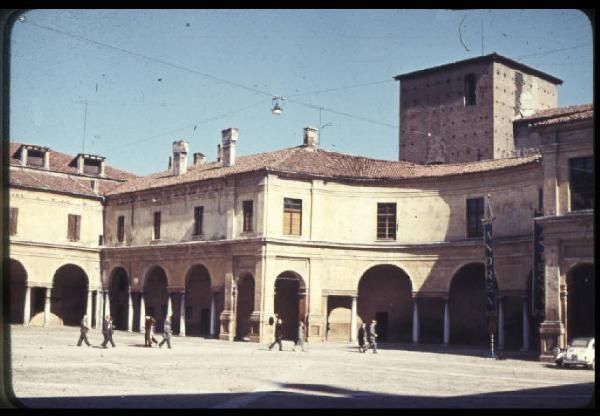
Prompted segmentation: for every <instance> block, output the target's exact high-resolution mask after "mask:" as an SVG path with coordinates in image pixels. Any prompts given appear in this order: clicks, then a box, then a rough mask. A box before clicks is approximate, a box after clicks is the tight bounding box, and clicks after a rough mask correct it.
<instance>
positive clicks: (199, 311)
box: [185, 264, 211, 337]
mask: <svg viewBox="0 0 600 416" xmlns="http://www.w3.org/2000/svg"><path fill="white" fill-rule="evenodd" d="M210 288H211V279H210V273H209V272H208V269H207V268H206V267H204V266H203V265H201V264H198V265H195V266H193V267H192V268H191V269H190V270H189V271H188V273H187V276H186V279H185V333H186V335H187V336H190V335H191V336H203V337H207V336H209V334H210V302H211V289H210Z"/></svg>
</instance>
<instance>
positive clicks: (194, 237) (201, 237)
mask: <svg viewBox="0 0 600 416" xmlns="http://www.w3.org/2000/svg"><path fill="white" fill-rule="evenodd" d="M205 239H206V238H205V236H204V234H192V240H205Z"/></svg>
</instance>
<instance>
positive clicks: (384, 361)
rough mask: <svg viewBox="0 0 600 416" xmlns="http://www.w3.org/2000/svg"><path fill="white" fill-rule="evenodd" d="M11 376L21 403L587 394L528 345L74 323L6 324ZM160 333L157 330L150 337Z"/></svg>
mask: <svg viewBox="0 0 600 416" xmlns="http://www.w3.org/2000/svg"><path fill="white" fill-rule="evenodd" d="M11 331H12V334H11V337H10V341H11V345H10V346H9V348H10V351H11V357H12V363H11V364H12V371H11V375H12V386H13V390H14V394H15V396H16V397H17V398H18V401H20V403H21V405H23V406H26V407H59V408H67V407H75V408H99V407H103V408H114V407H152V408H154V407H157V408H172V407H187V408H192V407H202V408H239V407H241V408H273V407H275V408H290V407H298V408H310V407H346V408H351V407H354V408H379V407H403V408H416V407H426V408H448V407H471V408H488V407H494V408H509V407H514V408H570V407H583V406H586V405H589V403H593V404H595V399H594V398H595V395H594V390H595V373H594V372H593V371H591V370H588V369H561V368H555V367H554V366H551V365H548V364H545V363H541V362H539V361H537V360H535V357H534V356H533V355H532V354H529V355H525V354H522V353H521V354H519V353H513V354H509V353H505V355H504V358H503V359H500V360H494V359H489V358H486V357H485V356H486V351H484V350H468V349H458V348H453V347H450V348H448V349H444V348H442V347H440V346H426V345H423V346H418V347H415V346H413V345H409V344H389V345H385V344H383V345H381V349H380V351H379V353H378V354H372V353H367V354H360V353H358V352H357V350H356V348H355V347H354V346H353V345H351V344H349V343H313V344H310V346H309V351H308V352H304V353H303V352H300V351H297V352H293V351H292V346H293V344H292V343H291V342H290V341H287V342H285V341H284V351H282V352H279V351H276V350H273V351H269V350H268V349H267V346H266V345H265V344H256V343H242V342H226V341H219V340H212V339H204V338H197V337H177V336H174V337H173V338H172V344H173V349H170V350H169V349H167V348H166V344H165V345H164V346H163V348H162V349H159V348H157V347H154V348H145V347H144V340H143V335H142V334H139V333H127V332H124V331H116V332H115V335H114V340H115V342H116V345H117V346H116V348H111V347H108V348H107V349H103V348H101V347H100V346H99V345H100V343H101V341H102V335H101V333H100V331H98V330H91V331H90V333H89V336H88V338H89V339H90V341H91V342H92V346H91V347H87V346H85V344H84V345H83V346H82V347H79V348H78V347H77V346H76V342H77V339H78V337H79V330H78V328H51V329H44V328H35V327H29V328H25V327H21V326H12V327H11ZM159 340H160V337H159Z"/></svg>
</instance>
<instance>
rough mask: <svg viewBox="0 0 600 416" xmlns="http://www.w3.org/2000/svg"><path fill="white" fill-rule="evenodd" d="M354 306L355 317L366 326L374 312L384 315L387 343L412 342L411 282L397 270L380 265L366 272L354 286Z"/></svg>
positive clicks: (374, 315)
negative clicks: (355, 292)
mask: <svg viewBox="0 0 600 416" xmlns="http://www.w3.org/2000/svg"><path fill="white" fill-rule="evenodd" d="M357 306H358V311H357V312H358V316H359V317H360V319H361V320H362V321H363V322H367V323H369V322H370V321H371V320H373V319H376V315H377V313H381V312H387V323H386V328H385V330H384V331H385V336H386V338H387V340H388V341H407V342H408V341H410V340H411V339H412V310H413V299H412V283H411V281H410V278H409V277H408V275H407V274H406V273H405V272H404V271H403V270H402V269H400V268H399V267H396V266H392V265H380V266H375V267H372V268H370V269H369V270H367V271H366V272H365V273H364V274H363V276H362V277H361V279H360V282H359V283H358V305H357ZM379 339H381V337H379Z"/></svg>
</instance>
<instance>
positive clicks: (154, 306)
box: [144, 266, 169, 333]
mask: <svg viewBox="0 0 600 416" xmlns="http://www.w3.org/2000/svg"><path fill="white" fill-rule="evenodd" d="M167 285H168V280H167V275H166V273H165V271H164V270H163V268H162V267H160V266H154V267H153V268H152V269H151V270H149V271H148V274H147V275H146V279H145V281H144V307H145V311H146V315H147V316H152V317H153V318H154V319H155V320H156V328H155V329H156V332H157V333H160V332H162V330H163V325H164V322H165V318H166V316H167V308H168V300H169V294H168V292H167Z"/></svg>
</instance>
